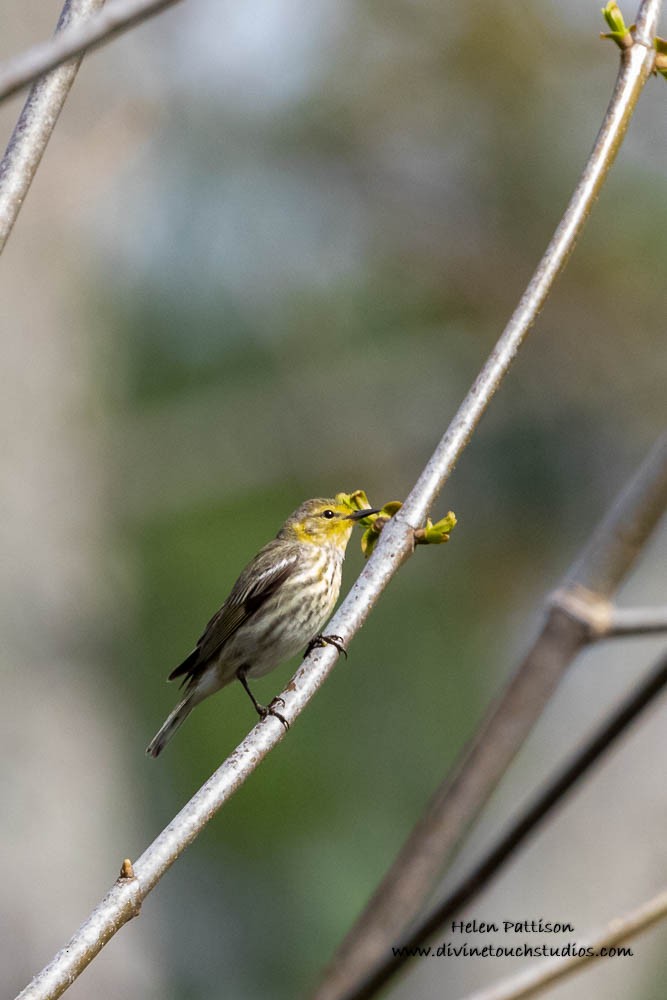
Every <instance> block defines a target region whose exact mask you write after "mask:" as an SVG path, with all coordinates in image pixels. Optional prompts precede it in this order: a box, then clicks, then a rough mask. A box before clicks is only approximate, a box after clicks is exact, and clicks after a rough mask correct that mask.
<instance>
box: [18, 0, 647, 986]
mask: <svg viewBox="0 0 667 1000" xmlns="http://www.w3.org/2000/svg"><path fill="white" fill-rule="evenodd" d="M659 7H660V3H659V0H645V2H644V3H643V4H642V7H641V12H642V13H641V16H640V19H639V28H638V30H639V33H640V37H641V44H638V45H634V46H633V47H632V48H630V49H628V50H626V51H625V52H624V53H623V66H622V70H621V72H620V74H619V77H618V81H617V85H616V88H615V91H614V95H613V98H612V101H611V104H610V107H609V110H608V112H607V115H606V117H605V120H604V123H603V126H602V129H601V131H600V134H599V136H598V139H597V142H596V145H595V148H594V150H593V153H592V154H591V157H590V159H589V161H588V163H587V165H586V167H585V170H584V173H583V175H582V178H581V180H580V182H579V184H578V186H577V188H576V191H575V194H574V195H573V198H572V200H571V202H570V204H569V206H568V208H567V210H566V213H565V215H564V216H563V219H562V221H561V223H560V224H559V226H558V229H557V230H556V233H555V235H554V237H553V239H552V241H551V243H550V244H549V247H548V248H547V251H546V253H545V256H544V258H543V260H542V261H541V263H540V265H539V266H538V269H537V271H536V272H535V275H534V276H533V278H532V280H531V282H530V284H529V286H528V288H527V290H526V292H525V294H524V296H523V297H522V299H521V301H520V303H519V305H518V307H517V309H516V311H515V313H514V315H513V316H512V318H511V319H510V322H509V324H508V325H507V327H506V329H505V331H504V332H503V334H502V336H501V337H500V339H499V341H498V343H497V345H496V347H495V348H494V350H493V351H492V353H491V355H490V357H489V359H488V360H487V362H486V364H485V365H484V367H483V369H482V371H481V372H480V375H479V376H478V378H477V379H476V381H475V383H474V385H473V386H472V388H471V390H470V392H469V393H468V395H467V396H466V398H465V399H464V401H463V403H462V404H461V406H460V408H459V410H458V412H457V414H456V416H455V417H454V420H453V421H452V424H451V425H450V427H449V428H448V430H447V431H446V433H445V435H444V436H443V438H442V440H441V442H440V444H439V445H438V446H437V448H436V450H435V452H434V454H433V456H432V457H431V459H430V461H429V462H428V464H427V466H426V468H425V469H424V471H423V473H422V475H421V476H420V477H419V480H418V482H417V483H416V485H415V487H414V488H413V490H412V491H411V493H410V495H409V496H408V498H407V500H406V502H405V504H404V506H403V507H402V509H401V510H400V511H399V513H398V514H397V515H396V516H395V517H394V518H392V520H391V521H389V523H388V524H387V526H386V527H385V529H384V531H383V532H382V535H381V537H380V539H379V541H378V544H377V547H376V550H375V552H374V553H373V555H372V557H371V558H370V559H369V561H368V563H367V565H366V566H365V568H364V570H363V572H362V573H361V575H360V577H359V579H358V580H357V581H356V583H355V584H354V586H353V587H352V590H351V592H350V594H349V595H348V597H347V598H346V600H345V601H344V602H343V604H342V605H341V607H340V609H339V610H338V612H337V613H336V615H335V616H334V618H333V619H332V621H331V622H330V623H329V625H328V627H327V628H328V631H330V632H334V633H336V634H337V635H340V636H341V637H342V639H343V643H344V644H345V645H346V646H347V645H348V644H349V642H350V641H351V639H352V637H353V636H354V634H355V633H356V632H357V631H358V630H359V629H360V628H361V626H362V625H363V623H364V622H365V621H366V618H367V617H368V615H369V613H370V611H371V609H372V607H373V606H374V605H375V603H376V602H377V600H378V598H379V596H380V594H381V593H382V591H383V590H384V588H385V587H386V586H387V584H388V583H389V581H390V579H391V578H392V576H393V575H394V573H395V572H396V571H397V570H398V568H399V567H400V566H401V564H402V563H403V562H404V561H405V560H406V559H407V558H408V557H409V556H410V555H411V554H412V551H413V547H414V530H415V529H416V528H418V527H419V526H420V524H421V523H422V521H423V519H424V517H425V514H426V512H427V511H428V510H429V508H430V507H431V505H432V504H433V502H434V501H435V499H436V497H437V496H438V493H439V492H440V490H441V489H442V487H443V485H444V483H445V482H446V480H447V479H448V477H449V475H450V473H451V471H452V469H453V468H454V465H455V463H456V461H457V460H458V458H459V457H460V455H461V454H462V452H463V450H464V448H465V446H466V444H467V442H468V440H469V438H470V436H471V434H472V433H473V430H474V429H475V427H476V426H477V424H478V423H479V420H480V419H481V417H482V414H483V413H484V411H485V410H486V408H487V406H488V405H489V403H490V401H491V399H492V397H493V394H494V393H495V391H496V389H497V388H498V387H499V385H500V383H501V382H502V380H503V378H504V376H505V375H506V373H507V371H508V369H509V367H510V365H511V363H512V360H513V359H514V356H515V354H516V352H517V351H518V349H519V347H520V346H521V344H522V343H523V341H524V339H525V337H526V336H527V334H528V331H529V329H530V327H531V326H532V324H533V322H534V321H535V318H536V316H537V314H538V313H539V311H540V309H541V307H542V305H543V303H544V301H545V299H546V296H547V294H548V292H549V290H550V288H551V286H552V284H553V282H554V280H555V278H556V277H557V275H558V273H559V272H560V270H561V269H562V267H563V266H564V264H565V261H566V259H567V257H568V255H569V253H570V252H571V251H572V249H573V247H574V245H575V242H576V240H577V237H578V236H579V234H580V232H581V229H582V228H583V225H584V223H585V221H586V218H587V216H588V214H589V212H590V210H591V207H592V205H593V202H594V200H595V198H596V196H597V194H598V192H599V190H600V187H601V185H602V183H603V181H604V178H605V177H606V174H607V172H608V170H609V168H610V166H611V164H612V162H613V161H614V159H615V156H616V153H617V152H618V148H619V146H620V143H621V141H622V138H623V135H624V134H625V131H626V128H627V125H628V122H629V120H630V117H631V115H632V112H633V110H634V107H635V105H636V103H637V100H638V98H639V94H640V93H641V90H642V87H643V85H644V83H645V81H646V79H647V78H648V75H649V73H650V71H651V68H652V66H653V50H652V49H651V48H650V44H651V42H650V37H651V36H652V34H653V31H654V28H655V19H656V17H657V13H658V10H659ZM337 655H338V654H337V651H336V650H334V649H333V648H332V647H330V646H328V647H326V648H325V649H321V650H315V651H313V652H312V653H311V654H310V655H309V656H307V657H306V658H305V660H304V662H303V663H302V665H301V666H300V668H299V670H298V671H297V672H296V674H295V676H294V678H293V679H292V681H291V682H290V684H289V685H288V687H287V689H286V690H285V691H284V692H282V697H283V699H284V702H285V705H284V708H283V709H282V710H281V711H282V714H283V715H284V716H285V718H286V719H287V720H288V721H289V722H293V721H294V719H295V718H296V717H297V716H298V715H299V714H300V712H301V711H302V710H303V709H304V708H305V706H306V705H307V703H308V702H309V701H310V699H311V698H312V697H313V696H314V694H315V693H316V691H317V690H318V689H319V687H320V686H321V685H322V684H323V682H324V680H325V679H326V677H327V676H328V674H329V673H330V672H331V671H332V670H333V668H334V665H335V661H336V658H337ZM283 736H284V729H283V726H282V725H281V723H280V722H279V721H278V720H277V719H275V718H273V717H269V718H267V719H266V720H265V721H263V722H261V723H258V724H257V725H256V726H255V727H254V729H253V730H252V731H251V732H250V733H249V734H248V736H247V737H246V738H245V739H244V740H243V741H242V742H241V743H240V744H239V746H238V747H237V748H236V750H235V751H234V752H233V754H232V755H231V756H230V757H229V758H228V759H227V760H226V761H225V762H224V763H223V764H222V765H221V767H220V768H219V769H218V770H217V771H216V772H215V774H214V775H213V776H212V777H211V778H210V779H209V780H208V781H207V782H206V784H205V785H203V787H202V788H201V789H200V790H199V791H198V792H197V793H196V794H195V795H194V796H193V798H192V799H191V800H190V802H189V803H188V804H187V805H186V806H185V807H184V809H182V810H181V812H180V813H179V814H178V815H177V816H176V817H175V818H174V820H173V821H172V822H171V823H170V824H169V826H168V827H166V829H165V830H164V831H163V832H162V833H161V834H160V835H159V836H158V837H157V838H156V840H155V841H154V842H153V844H151V846H150V847H149V848H148V849H147V850H146V851H145V852H144V854H143V855H142V856H141V857H140V858H139V859H138V860H137V862H136V863H135V865H134V871H133V873H131V874H130V875H129V877H128V876H127V873H126V876H125V877H122V878H121V879H119V880H118V881H117V882H116V883H115V885H114V886H113V887H112V888H111V890H110V891H109V892H108V893H107V895H106V896H105V898H104V899H103V900H102V902H101V903H100V904H99V905H98V906H97V907H96V908H95V910H94V911H93V912H92V913H91V915H90V916H89V917H88V919H87V920H86V921H85V922H84V923H83V924H82V926H81V927H80V928H79V930H78V931H77V932H76V933H75V935H74V936H73V937H72V939H71V940H70V942H69V943H68V944H67V945H66V946H65V948H63V949H62V950H61V951H60V952H59V953H58V955H56V956H55V958H54V959H53V961H52V962H51V963H50V964H49V965H48V966H47V967H46V968H45V969H44V970H43V971H42V972H41V973H40V974H39V975H38V976H37V977H36V978H35V979H34V980H33V981H32V983H30V984H29V985H28V986H27V987H26V989H25V990H24V991H23V992H22V993H21V1000H28V998H30V1000H38V998H40V1000H43V998H47V997H48V998H52V997H58V996H60V995H61V994H62V993H63V992H64V991H65V990H66V989H67V988H68V986H69V985H71V983H72V982H73V981H74V979H75V978H76V977H77V976H78V975H79V974H80V973H81V972H82V970H83V969H84V968H85V967H86V966H87V965H88V964H89V962H91V961H92V959H93V958H94V957H95V955H97V954H98V953H99V951H100V950H101V949H102V948H103V947H104V945H105V944H106V943H107V941H108V940H110V938H111V937H112V936H113V935H114V934H115V933H116V932H117V931H118V930H119V929H120V927H121V926H123V924H125V923H126V922H127V921H128V920H129V919H131V917H132V916H134V915H135V914H136V913H137V911H138V907H139V905H140V903H141V901H142V900H143V899H144V898H145V897H146V896H147V895H148V893H149V892H150V891H151V889H153V888H154V886H155V885H156V884H157V882H158V881H159V879H160V878H161V877H162V875H163V874H164V873H165V872H166V871H167V869H168V868H169V867H170V866H171V865H172V864H173V863H174V861H175V860H176V859H177V858H178V856H179V855H180V854H181V853H182V852H183V851H184V850H185V848H186V847H187V846H188V845H189V844H190V843H191V842H192V841H193V840H194V839H195V837H196V836H197V835H198V834H199V832H200V831H201V830H202V829H203V828H204V826H205V825H206V824H207V823H208V821H209V820H210V819H211V818H212V816H213V815H214V814H215V813H216V812H217V810H218V809H219V808H220V807H221V806H222V805H223V803H224V802H225V801H226V800H227V799H228V798H229V797H230V796H231V795H232V794H233V793H234V791H235V790H236V789H237V788H238V787H239V786H240V785H241V784H242V783H243V782H244V781H245V780H246V779H247V778H248V777H249V775H250V774H251V773H252V772H253V771H254V769H255V768H256V767H257V766H258V765H259V764H260V763H261V761H262V760H263V759H264V757H265V756H266V754H267V753H268V752H269V751H270V750H271V749H272V748H273V747H274V746H276V745H277V744H278V743H279V742H280V740H281V739H282V738H283Z"/></svg>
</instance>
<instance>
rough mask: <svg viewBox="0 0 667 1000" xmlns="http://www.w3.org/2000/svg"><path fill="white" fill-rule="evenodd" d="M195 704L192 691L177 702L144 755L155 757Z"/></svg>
mask: <svg viewBox="0 0 667 1000" xmlns="http://www.w3.org/2000/svg"><path fill="white" fill-rule="evenodd" d="M196 704H197V702H196V701H194V691H191V692H190V694H188V695H186V696H185V698H184V699H183V701H181V702H179V703H178V705H177V706H176V708H175V709H174V711H173V712H171V713H170V714H169V715H168V716H167V718H166V719H165V721H164V722H163V723H162V725H161V726H160V729H159V730H158V731H157V733H156V734H155V736H154V737H153V739H152V740H151V741H150V743H149V744H148V746H147V747H146V753H147V754H149V756H151V757H157V756H158V754H161V753H162V751H163V750H164V748H165V747H166V745H167V743H168V742H169V740H170V739H171V738H172V736H173V735H174V733H175V732H176V730H177V729H178V727H179V726H180V725H181V723H182V722H185V720H186V719H187V717H188V715H189V714H190V712H191V711H192V709H193V708H194V707H195V705H196Z"/></svg>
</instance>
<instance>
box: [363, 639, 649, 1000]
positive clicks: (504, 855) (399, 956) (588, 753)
mask: <svg viewBox="0 0 667 1000" xmlns="http://www.w3.org/2000/svg"><path fill="white" fill-rule="evenodd" d="M665 686H667V656H663V657H662V658H661V659H660V660H659V662H658V663H657V664H656V665H655V666H654V667H653V669H652V670H651V671H650V672H649V673H648V675H647V676H646V677H645V678H644V680H643V681H641V683H640V684H639V685H637V687H636V688H635V689H634V690H633V691H631V692H630V693H629V694H628V695H627V696H626V697H625V698H624V699H623V701H622V702H621V704H620V705H619V706H618V707H617V708H616V709H615V710H614V711H613V712H612V713H611V715H610V716H609V717H608V718H607V719H606V721H605V722H603V724H602V725H601V726H599V727H598V728H597V730H596V731H595V733H594V734H593V736H592V737H590V738H589V739H588V740H587V741H586V742H585V743H584V744H583V746H581V747H580V748H579V750H577V751H576V752H575V753H574V754H573V756H572V758H571V760H570V761H569V762H568V763H567V764H566V765H565V766H563V767H562V768H561V769H560V770H559V771H558V773H557V774H556V775H555V776H554V777H553V778H551V779H549V780H548V782H547V783H546V784H545V786H544V788H543V790H542V791H541V792H539V793H538V795H537V796H536V797H535V799H534V800H533V801H532V802H531V803H529V805H528V806H526V808H525V809H523V810H522V812H521V813H520V815H519V816H517V818H516V819H515V820H514V822H513V823H512V825H511V826H510V827H509V828H508V829H507V830H506V832H505V833H504V834H503V835H502V836H501V837H500V838H499V839H498V841H497V842H496V843H495V844H494V845H493V846H492V847H491V848H490V849H489V850H488V851H487V853H486V854H485V855H484V857H483V858H482V859H481V861H479V862H478V863H477V864H476V865H475V867H474V868H473V869H472V871H470V872H469V873H468V875H466V876H465V877H464V878H463V879H462V880H461V881H460V882H459V884H458V885H457V886H455V888H454V889H452V891H451V892H450V893H449V894H448V895H447V897H446V898H445V899H443V900H442V902H441V903H439V904H438V905H437V906H436V907H435V909H434V910H433V911H432V912H431V913H430V914H429V915H428V916H427V917H425V918H424V919H423V920H421V921H420V922H419V924H418V925H417V926H416V927H415V928H414V929H412V930H411V931H410V933H409V935H408V936H407V937H405V938H403V939H402V940H401V941H400V942H398V944H396V945H395V946H394V947H392V949H391V950H390V952H389V953H388V954H387V956H386V958H385V960H384V962H383V963H382V964H381V965H379V966H378V967H377V968H376V969H375V971H374V973H373V975H372V977H370V978H369V979H368V980H367V981H366V982H365V983H364V984H363V986H361V987H360V988H359V989H358V990H356V991H355V992H354V993H353V994H350V996H349V998H347V1000H352V997H353V998H354V1000H368V998H369V997H373V996H375V994H376V993H377V991H378V990H379V989H381V988H382V987H383V986H385V985H386V984H387V982H389V980H390V979H392V978H393V977H394V976H395V975H396V974H397V973H398V972H399V971H400V970H401V969H402V968H403V966H404V965H405V963H406V962H407V961H408V960H409V958H410V957H411V955H413V954H414V949H415V948H417V947H419V946H421V945H423V944H424V943H425V942H426V941H428V940H429V939H430V938H432V937H433V936H434V935H435V934H436V933H437V932H438V931H441V930H442V928H443V927H445V925H446V923H447V921H449V920H450V919H451V918H452V917H453V916H454V915H455V914H456V913H458V912H459V911H460V910H461V909H462V908H463V907H464V906H467V905H468V903H470V902H471V900H473V899H475V897H476V896H478V895H479V893H480V892H481V891H482V889H484V888H486V887H487V886H488V885H489V882H490V881H491V880H492V879H493V877H494V876H495V875H497V874H498V872H499V871H500V870H501V869H502V868H503V866H504V865H505V864H506V862H507V861H508V860H509V859H510V858H511V857H512V856H513V855H514V854H515V853H516V852H517V850H518V849H519V847H520V846H521V845H522V844H524V843H525V841H526V840H527V839H528V838H529V837H530V836H531V835H532V834H534V833H535V832H536V830H537V828H538V826H539V825H540V823H542V821H543V820H544V819H545V818H546V817H547V816H548V815H549V814H551V813H553V811H554V809H555V808H556V806H558V805H560V804H561V802H562V801H563V799H564V798H565V796H566V795H567V794H568V792H569V791H571V789H572V788H573V786H574V785H575V784H576V783H577V782H578V781H580V779H581V778H582V777H583V776H584V775H585V774H586V773H587V772H588V771H590V769H591V768H592V767H593V765H594V764H595V763H596V762H597V761H598V760H599V759H600V757H601V756H602V755H603V754H604V753H606V751H607V750H609V749H610V748H611V747H612V745H613V744H614V743H615V742H616V741H617V740H618V738H619V737H620V736H621V735H623V733H625V732H626V730H627V729H628V728H629V726H630V725H631V724H632V723H633V722H635V721H636V720H637V718H638V717H639V715H641V713H642V712H643V711H644V710H645V709H646V708H648V706H649V705H650V704H652V702H653V701H655V699H656V698H657V696H658V695H659V694H660V693H661V692H662V691H663V690H664V689H665Z"/></svg>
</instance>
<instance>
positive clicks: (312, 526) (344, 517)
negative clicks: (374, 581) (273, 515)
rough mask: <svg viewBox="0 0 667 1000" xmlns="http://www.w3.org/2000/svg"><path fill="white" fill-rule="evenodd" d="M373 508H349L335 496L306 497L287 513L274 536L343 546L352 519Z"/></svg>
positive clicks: (365, 515) (366, 515)
mask: <svg viewBox="0 0 667 1000" xmlns="http://www.w3.org/2000/svg"><path fill="white" fill-rule="evenodd" d="M377 513H378V511H377V510H376V509H375V508H372V507H369V508H367V509H365V510H351V509H350V506H349V504H345V503H343V502H341V500H340V499H339V498H338V497H336V498H335V499H333V500H332V499H330V498H327V497H324V498H322V497H320V498H318V499H316V500H306V501H305V502H304V503H302V504H301V506H300V507H297V509H296V510H295V511H294V513H293V514H291V515H290V516H289V517H288V518H287V520H286V521H285V523H284V525H283V526H282V528H281V529H280V531H279V532H278V538H293V539H295V540H297V541H300V542H310V543H311V544H313V545H332V544H333V545H335V546H340V548H342V549H345V547H346V545H347V543H348V541H349V539H350V535H351V533H352V528H353V527H354V524H355V521H360V520H361V519H362V518H364V517H369V516H370V515H371V514H377Z"/></svg>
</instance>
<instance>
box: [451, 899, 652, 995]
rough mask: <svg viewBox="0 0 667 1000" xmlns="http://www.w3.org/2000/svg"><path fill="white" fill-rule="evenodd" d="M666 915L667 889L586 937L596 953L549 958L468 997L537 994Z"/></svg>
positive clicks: (587, 946) (586, 945)
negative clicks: (603, 951)
mask: <svg viewBox="0 0 667 1000" xmlns="http://www.w3.org/2000/svg"><path fill="white" fill-rule="evenodd" d="M665 916H667V889H665V890H663V892H661V893H659V894H658V895H657V896H654V897H653V899H650V900H649V901H648V902H647V903H644V904H643V905H642V906H639V907H637V909H636V910H632V911H631V912H630V913H625V914H624V915H623V916H622V917H616V918H615V919H614V920H612V921H610V923H608V924H607V926H606V927H604V928H602V930H599V931H597V933H594V934H591V936H590V937H589V938H587V939H585V940H584V941H583V944H582V946H581V947H582V948H583V949H588V948H590V949H591V950H592V952H593V954H588V953H584V954H583V955H582V956H581V957H579V956H575V957H571V958H552V959H547V960H546V961H542V962H540V964H539V965H535V966H533V967H532V968H530V969H527V970H526V971H525V972H520V973H519V974H518V975H516V976H512V977H511V978H510V979H506V980H505V981H504V982H503V983H498V984H497V985H495V986H492V987H491V988H490V989H487V990H479V991H477V992H476V993H471V994H469V995H468V996H467V997H466V998H465V1000H521V998H522V997H532V996H535V994H536V993H538V992H539V991H540V990H543V989H544V988H545V986H550V985H551V984H552V983H555V982H556V981H557V980H559V979H562V978H563V977H564V976H569V975H571V974H572V973H573V972H578V971H579V970H580V969H582V968H583V966H584V965H588V964H589V963H590V962H597V961H599V960H600V959H601V958H603V957H604V954H601V952H602V950H603V949H609V948H613V947H615V946H616V945H619V944H621V943H622V942H623V941H627V940H628V939H629V938H632V937H635V936H636V935H637V934H642V933H643V932H644V931H647V930H648V929H649V927H652V926H653V924H656V923H657V922H658V921H659V920H663V919H664V917H665Z"/></svg>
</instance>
